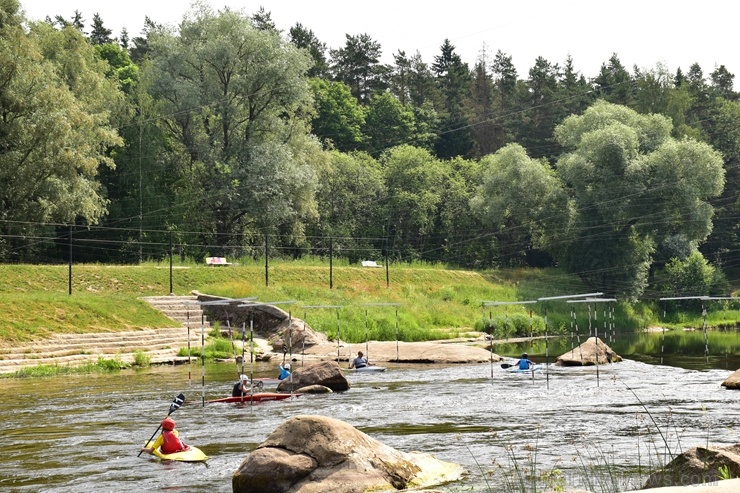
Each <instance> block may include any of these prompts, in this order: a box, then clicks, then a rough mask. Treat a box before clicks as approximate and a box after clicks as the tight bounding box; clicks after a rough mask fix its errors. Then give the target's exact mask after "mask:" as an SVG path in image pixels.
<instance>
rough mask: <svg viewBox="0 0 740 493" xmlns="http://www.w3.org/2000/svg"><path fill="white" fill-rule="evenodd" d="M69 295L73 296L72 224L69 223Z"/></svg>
mask: <svg viewBox="0 0 740 493" xmlns="http://www.w3.org/2000/svg"><path fill="white" fill-rule="evenodd" d="M68 278H69V289H68V291H69V295H70V296H72V225H71V224H70V225H69V276H68Z"/></svg>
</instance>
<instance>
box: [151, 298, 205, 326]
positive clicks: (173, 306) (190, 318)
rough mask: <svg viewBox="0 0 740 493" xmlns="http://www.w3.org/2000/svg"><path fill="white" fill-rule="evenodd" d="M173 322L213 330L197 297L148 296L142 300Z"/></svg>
mask: <svg viewBox="0 0 740 493" xmlns="http://www.w3.org/2000/svg"><path fill="white" fill-rule="evenodd" d="M141 299H142V300H144V301H146V302H147V303H149V304H150V305H152V306H153V307H154V308H156V309H157V310H159V311H161V312H162V313H164V314H165V315H167V316H168V317H170V318H171V319H172V320H174V321H176V322H179V323H180V324H182V325H184V326H189V327H190V328H191V329H193V328H196V327H197V328H200V327H201V326H205V328H206V330H208V329H210V328H211V322H210V321H209V320H208V318H207V317H204V316H203V310H201V309H200V306H199V305H198V298H197V296H174V295H170V296H147V297H144V298H141Z"/></svg>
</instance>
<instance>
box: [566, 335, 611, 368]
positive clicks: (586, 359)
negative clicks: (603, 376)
mask: <svg viewBox="0 0 740 493" xmlns="http://www.w3.org/2000/svg"><path fill="white" fill-rule="evenodd" d="M618 361H622V357H621V356H619V355H618V354H617V353H615V352H614V351H613V350H612V348H610V347H609V346H607V345H606V343H604V341H603V340H601V339H598V342H597V339H596V337H589V338H588V339H586V342H584V343H583V344H581V345H580V346H578V347H576V348H574V349H571V350H570V351H568V352H567V353H565V354H563V355H562V356H559V357H558V358H557V360H556V361H555V364H556V365H558V366H587V365H596V364H599V365H605V364H607V363H616V362H618Z"/></svg>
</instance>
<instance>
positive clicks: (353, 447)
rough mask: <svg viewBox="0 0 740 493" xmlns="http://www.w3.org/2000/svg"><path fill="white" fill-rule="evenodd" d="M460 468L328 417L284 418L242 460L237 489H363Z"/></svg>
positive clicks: (410, 484)
mask: <svg viewBox="0 0 740 493" xmlns="http://www.w3.org/2000/svg"><path fill="white" fill-rule="evenodd" d="M462 473H463V468H462V466H460V465H458V464H453V463H451V462H444V461H441V460H438V459H435V458H434V457H432V456H431V455H429V454H424V453H420V452H410V453H407V452H401V451H399V450H396V449H394V448H392V447H389V446H387V445H385V444H383V443H381V442H379V441H377V440H375V439H374V438H372V437H370V436H368V435H366V434H365V433H362V432H361V431H359V430H357V429H356V428H354V427H353V426H351V425H349V424H347V423H345V422H343V421H340V420H338V419H334V418H329V417H326V416H308V415H304V416H296V417H294V418H291V419H289V420H287V421H286V422H284V423H283V424H282V425H280V426H279V427H278V428H276V429H275V431H273V432H272V434H271V435H270V436H269V437H267V440H265V441H264V442H263V443H262V444H261V445H260V446H259V447H257V449H256V450H254V451H253V452H252V453H251V454H249V456H248V457H247V458H246V459H245V460H244V461H243V462H242V463H241V465H240V466H239V469H238V470H237V471H236V472H235V473H234V476H233V478H232V489H233V491H234V493H247V492H248V493H288V492H291V493H363V492H368V491H373V492H379V491H396V490H402V489H408V488H425V487H428V486H432V485H436V484H442V483H446V482H449V481H454V480H457V479H459V478H460V477H461V475H462Z"/></svg>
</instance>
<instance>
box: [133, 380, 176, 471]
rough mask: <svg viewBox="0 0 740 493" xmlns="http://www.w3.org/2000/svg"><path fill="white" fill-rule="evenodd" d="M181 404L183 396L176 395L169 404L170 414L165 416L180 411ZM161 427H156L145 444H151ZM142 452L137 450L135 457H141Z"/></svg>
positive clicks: (160, 425)
mask: <svg viewBox="0 0 740 493" xmlns="http://www.w3.org/2000/svg"><path fill="white" fill-rule="evenodd" d="M183 402H185V394H180V395H178V396H175V400H174V401H172V404H170V412H168V413H167V416H169V415H170V414H172V413H174V412H175V411H177V410H178V409H180V406H182V403H183ZM161 427H162V423H159V426H157V429H156V430H155V431H154V433H153V434H152V437H151V438H150V439H149V440H147V442H146V443H149V442H151V441H152V440H154V437H155V436H156V434H157V433H159V429H160V428H161ZM143 451H144V450H139V455H137V456H136V457H141V453H142V452H143Z"/></svg>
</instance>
